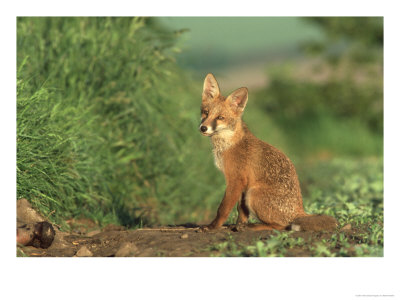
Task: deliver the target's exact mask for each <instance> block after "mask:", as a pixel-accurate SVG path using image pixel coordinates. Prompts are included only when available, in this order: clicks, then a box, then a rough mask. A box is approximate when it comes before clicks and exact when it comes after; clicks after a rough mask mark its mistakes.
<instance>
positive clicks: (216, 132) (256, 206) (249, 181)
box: [199, 74, 308, 229]
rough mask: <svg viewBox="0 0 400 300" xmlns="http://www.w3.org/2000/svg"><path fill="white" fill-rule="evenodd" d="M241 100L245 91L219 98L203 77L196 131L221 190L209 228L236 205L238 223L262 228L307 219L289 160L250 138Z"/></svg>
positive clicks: (215, 87)
mask: <svg viewBox="0 0 400 300" xmlns="http://www.w3.org/2000/svg"><path fill="white" fill-rule="evenodd" d="M247 100H248V91H247V88H239V89H237V90H235V91H234V92H233V93H231V94H230V95H229V96H228V97H224V96H222V95H221V94H220V90H219V86H218V83H217V81H216V80H215V78H214V76H213V75H212V74H208V75H207V76H206V78H205V81H204V86H203V94H202V104H201V124H200V127H199V129H200V132H201V133H202V134H203V135H204V136H209V137H210V138H211V143H212V146H213V153H214V160H215V164H216V166H217V168H218V169H220V170H221V171H222V172H223V174H224V176H225V180H226V185H227V188H226V192H225V196H224V199H223V201H222V203H221V205H220V207H219V209H218V213H217V217H216V218H215V219H214V221H213V222H212V223H211V224H210V226H211V227H219V226H221V225H222V223H223V222H224V221H225V220H226V218H227V217H228V215H229V213H230V211H231V210H232V208H233V206H234V205H235V204H236V203H238V202H239V204H238V211H239V217H238V223H246V222H247V219H248V216H249V213H253V214H254V215H255V216H256V217H257V218H258V219H259V220H260V221H262V222H263V223H264V225H266V226H264V228H266V229H268V228H274V229H283V228H286V227H287V226H288V225H289V224H291V223H292V222H293V221H294V220H295V219H296V218H301V217H305V216H308V215H307V214H306V213H305V212H304V210H303V201H302V196H301V191H300V185H299V181H298V177H297V174H296V170H295V168H294V166H293V164H292V162H291V161H290V159H289V158H288V157H287V156H286V155H285V154H283V153H282V152H281V151H280V150H278V149H276V148H275V147H273V146H271V145H269V144H267V143H265V142H263V141H261V140H259V139H258V138H256V137H255V136H254V135H253V134H252V133H251V132H250V130H249V129H248V128H247V126H246V124H245V123H244V122H243V120H242V114H243V111H244V108H245V107H246V104H247Z"/></svg>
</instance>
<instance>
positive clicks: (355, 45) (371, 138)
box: [256, 18, 383, 156]
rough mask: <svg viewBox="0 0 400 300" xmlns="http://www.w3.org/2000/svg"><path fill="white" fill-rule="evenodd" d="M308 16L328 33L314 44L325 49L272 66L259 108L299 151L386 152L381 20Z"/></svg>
mask: <svg viewBox="0 0 400 300" xmlns="http://www.w3.org/2000/svg"><path fill="white" fill-rule="evenodd" d="M305 19H306V20H311V22H313V23H315V24H317V25H318V26H319V27H320V28H321V29H322V31H323V32H325V33H326V39H325V41H323V42H318V43H319V45H315V44H313V46H312V47H314V48H318V49H320V50H321V51H317V52H315V51H312V54H313V56H312V57H310V58H308V59H307V60H304V61H302V62H301V61H296V62H295V61H293V62H287V63H286V64H284V65H283V64H279V65H276V66H275V67H269V69H268V74H269V77H270V82H269V84H268V86H267V87H265V88H264V89H262V90H261V91H259V92H258V93H257V94H256V100H257V101H256V102H257V103H258V106H259V107H260V108H262V109H263V110H264V111H265V112H266V113H267V114H268V115H269V116H270V117H271V118H273V120H274V121H275V122H276V124H277V125H278V126H279V127H280V128H281V129H283V131H284V134H285V135H287V137H288V138H287V139H288V140H289V143H291V144H292V145H290V147H291V148H294V149H296V150H298V151H297V152H298V153H299V154H301V155H302V154H304V153H308V154H310V153H317V152H321V151H325V152H330V154H331V155H332V154H333V153H337V154H341V155H349V154H350V155H378V156H380V155H382V152H383V59H382V58H383V43H382V34H383V31H382V26H383V24H382V18H305ZM308 44H309V43H308V42H305V43H303V46H304V45H308ZM310 47H311V46H310ZM312 47H311V48H312ZM307 49H308V48H307V47H305V50H306V51H307ZM308 52H309V51H308ZM358 54H360V55H361V54H362V56H363V57H364V58H365V59H363V58H361V56H360V55H358ZM367 57H368V58H367ZM295 152H296V151H295ZM301 152H303V153H301Z"/></svg>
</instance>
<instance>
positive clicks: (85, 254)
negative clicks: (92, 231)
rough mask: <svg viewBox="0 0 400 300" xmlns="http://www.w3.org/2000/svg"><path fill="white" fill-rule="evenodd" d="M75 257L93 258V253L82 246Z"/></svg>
mask: <svg viewBox="0 0 400 300" xmlns="http://www.w3.org/2000/svg"><path fill="white" fill-rule="evenodd" d="M75 256H77V257H91V256H93V253H92V252H91V251H90V250H89V249H88V248H87V247H86V246H82V247H81V248H80V249H79V250H78V252H76V254H75Z"/></svg>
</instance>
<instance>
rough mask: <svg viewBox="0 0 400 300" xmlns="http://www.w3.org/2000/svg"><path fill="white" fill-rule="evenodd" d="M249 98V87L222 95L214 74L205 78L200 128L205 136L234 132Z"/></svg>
mask: <svg viewBox="0 0 400 300" xmlns="http://www.w3.org/2000/svg"><path fill="white" fill-rule="evenodd" d="M247 99H248V91H247V88H245V87H242V88H239V89H237V90H235V91H234V92H233V93H232V94H230V95H229V96H228V97H226V98H225V97H224V96H222V95H221V93H220V90H219V86H218V82H217V80H216V79H215V77H214V76H213V75H212V74H208V75H207V76H206V78H205V79H204V85H203V94H202V102H201V123H200V126H199V130H200V132H201V134H203V135H205V136H213V135H217V134H225V133H228V132H234V130H235V128H236V125H237V124H238V122H240V120H241V117H242V113H243V111H244V108H245V106H246V103H247Z"/></svg>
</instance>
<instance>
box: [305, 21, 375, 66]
mask: <svg viewBox="0 0 400 300" xmlns="http://www.w3.org/2000/svg"><path fill="white" fill-rule="evenodd" d="M304 20H305V21H307V22H308V23H311V24H315V25H317V26H318V27H319V28H320V29H321V30H322V31H323V32H324V33H325V35H326V38H325V41H312V42H311V41H308V42H303V44H302V47H303V50H305V51H306V52H308V53H310V54H318V53H321V52H322V53H324V55H325V56H326V58H327V59H328V60H329V61H330V62H337V61H339V59H340V58H339V57H340V56H342V55H344V54H348V55H350V56H351V58H352V59H353V61H355V62H358V63H361V64H362V63H365V62H371V61H377V60H380V61H382V57H383V56H382V55H383V53H382V49H383V18H382V17H313V18H304Z"/></svg>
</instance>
